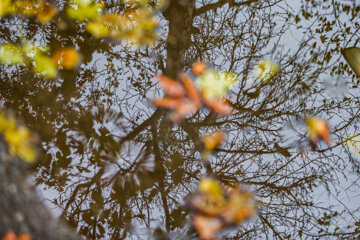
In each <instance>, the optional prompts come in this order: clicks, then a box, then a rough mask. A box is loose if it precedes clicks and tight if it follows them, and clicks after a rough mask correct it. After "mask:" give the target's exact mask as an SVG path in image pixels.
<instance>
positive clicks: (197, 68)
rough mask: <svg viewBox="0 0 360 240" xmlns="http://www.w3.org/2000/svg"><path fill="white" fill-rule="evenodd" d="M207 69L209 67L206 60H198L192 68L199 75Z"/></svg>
mask: <svg viewBox="0 0 360 240" xmlns="http://www.w3.org/2000/svg"><path fill="white" fill-rule="evenodd" d="M206 69H207V65H206V63H204V62H196V63H194V64H193V66H192V68H191V71H192V72H193V73H194V74H195V75H197V76H199V75H202V74H204V72H205V71H206Z"/></svg>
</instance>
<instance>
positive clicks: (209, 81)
mask: <svg viewBox="0 0 360 240" xmlns="http://www.w3.org/2000/svg"><path fill="white" fill-rule="evenodd" d="M236 80H237V78H236V75H235V74H233V73H231V72H224V71H220V72H217V71H215V70H207V71H205V72H204V73H203V74H202V75H201V76H200V77H199V87H200V90H201V92H202V94H203V96H204V98H205V99H206V100H212V99H217V98H224V97H226V95H227V93H228V91H229V88H230V87H231V86H233V85H234V84H235V82H236Z"/></svg>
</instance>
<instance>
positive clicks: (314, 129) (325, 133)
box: [306, 117, 331, 147]
mask: <svg viewBox="0 0 360 240" xmlns="http://www.w3.org/2000/svg"><path fill="white" fill-rule="evenodd" d="M306 125H307V128H308V131H309V135H310V140H311V141H312V142H313V143H315V144H316V143H317V142H319V141H320V140H323V141H324V142H325V143H326V144H327V145H328V146H329V147H330V145H331V136H330V127H329V124H328V123H327V122H326V121H325V120H323V119H321V118H315V117H310V118H308V119H307V120H306Z"/></svg>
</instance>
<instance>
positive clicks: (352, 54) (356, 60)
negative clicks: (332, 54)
mask: <svg viewBox="0 0 360 240" xmlns="http://www.w3.org/2000/svg"><path fill="white" fill-rule="evenodd" d="M341 54H342V55H343V56H344V58H345V60H346V62H347V63H348V64H349V65H350V67H351V68H352V69H353V70H354V72H355V74H356V76H358V77H360V48H357V47H350V48H345V49H343V50H341Z"/></svg>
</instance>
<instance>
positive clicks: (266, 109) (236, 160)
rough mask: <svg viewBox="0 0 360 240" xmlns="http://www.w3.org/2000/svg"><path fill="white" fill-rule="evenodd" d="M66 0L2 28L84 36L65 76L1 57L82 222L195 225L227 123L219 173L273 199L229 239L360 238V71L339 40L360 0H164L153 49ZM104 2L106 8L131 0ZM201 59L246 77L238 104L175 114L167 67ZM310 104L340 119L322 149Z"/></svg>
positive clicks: (19, 106)
mask: <svg viewBox="0 0 360 240" xmlns="http://www.w3.org/2000/svg"><path fill="white" fill-rule="evenodd" d="M53 2H54V4H55V5H56V6H57V7H58V8H59V10H60V11H59V12H60V13H59V14H58V15H57V16H56V17H55V18H54V19H53V20H52V21H51V22H50V23H48V24H45V25H39V24H37V23H36V22H35V21H34V19H31V18H16V17H3V18H1V19H0V29H1V30H0V42H1V43H4V42H9V41H12V42H19V39H20V38H21V37H25V38H26V39H28V40H30V41H33V42H37V43H39V44H48V45H49V46H50V51H56V50H57V49H59V48H61V47H64V46H75V47H76V48H77V49H78V50H79V51H80V53H81V55H82V64H81V65H80V66H79V67H78V68H76V69H74V70H73V71H66V70H61V71H60V72H59V77H58V78H55V79H46V78H43V77H40V76H38V75H34V74H33V72H32V70H31V69H29V68H28V67H21V66H20V67H7V66H4V65H1V66H0V76H1V77H0V99H1V103H2V104H3V106H4V107H6V108H7V109H11V110H13V111H14V112H16V114H17V116H18V117H19V119H22V120H23V122H24V124H25V125H27V126H28V127H29V128H31V129H32V130H33V131H34V132H36V134H37V135H38V138H39V149H40V150H39V155H40V159H39V162H38V163H37V164H36V165H35V166H34V167H33V173H34V179H35V181H36V183H37V184H38V185H39V186H40V187H39V189H45V190H44V191H43V192H42V194H43V196H44V197H45V198H47V199H49V200H50V202H51V204H50V206H51V207H54V206H56V208H55V209H54V213H55V214H57V215H61V217H62V218H63V219H65V220H66V221H67V222H68V223H69V224H70V225H71V226H72V227H74V229H76V230H77V231H78V232H79V233H80V234H81V235H83V236H85V237H86V238H88V239H149V238H150V239H151V238H154V239H167V238H169V239H193V238H194V239H196V234H195V231H194V229H193V228H192V227H191V224H190V221H189V219H190V213H189V211H188V210H187V209H186V208H184V207H183V205H184V198H185V197H186V196H187V195H189V194H191V193H192V192H194V191H196V186H197V183H198V181H199V179H201V177H203V176H205V175H206V174H207V169H206V168H205V167H204V165H203V163H202V162H201V156H200V151H201V145H200V144H199V138H200V136H202V135H204V134H206V133H208V132H210V131H212V130H217V129H222V130H224V131H225V132H226V133H227V138H226V141H225V143H224V144H223V145H222V146H221V147H220V148H219V149H218V150H217V151H216V153H215V154H214V155H213V156H212V157H211V159H210V162H211V167H212V169H213V171H214V174H215V175H216V176H217V177H218V179H220V181H221V182H223V183H242V184H244V185H246V186H247V188H248V189H250V190H252V191H254V192H255V195H256V199H257V201H258V214H257V216H256V217H255V218H254V219H252V220H251V221H249V222H246V223H245V224H244V225H242V226H241V227H238V228H234V229H232V230H229V231H226V232H224V233H223V235H222V236H223V237H224V238H226V239H230V238H231V239H358V238H360V219H359V218H360V217H359V216H360V215H359V213H360V211H359V210H360V209H359V208H360V204H359V203H360V198H359V193H360V190H359V181H358V179H359V177H360V175H359V173H360V172H359V166H360V163H359V161H358V158H357V156H356V154H355V156H354V155H351V154H350V152H349V151H348V150H347V149H346V148H345V147H344V146H343V142H344V141H346V139H347V138H348V137H351V136H354V135H356V134H358V133H359V123H360V116H359V106H360V105H359V103H360V98H359V96H360V92H359V90H358V83H359V80H358V78H356V76H355V74H354V73H353V72H352V70H351V69H350V67H349V66H348V65H347V63H346V62H345V60H344V58H343V57H342V56H341V54H340V50H341V49H342V48H345V47H350V46H354V45H356V44H357V42H358V39H359V37H360V36H359V31H358V30H359V18H358V16H359V10H360V5H359V4H360V3H359V2H358V1H340V0H333V1H329V0H328V1H307V0H304V1H301V2H300V1H299V2H297V1H281V0H280V1H274V0H269V1H256V0H250V1H220V0H219V1H207V0H203V1H196V3H195V2H194V1H191V0H178V1H176V0H173V1H171V3H170V4H169V5H168V7H167V8H164V9H162V11H163V13H161V12H159V13H158V19H159V20H160V24H159V27H158V28H157V30H156V31H157V32H158V36H159V37H158V41H157V42H156V44H155V45H153V46H150V47H141V48H140V49H137V48H134V47H130V48H129V47H128V46H127V45H126V42H121V41H114V40H109V39H96V38H94V37H92V36H91V35H90V34H89V33H88V32H87V31H86V30H85V28H84V24H82V23H79V22H75V21H72V20H70V19H68V18H67V17H66V15H65V13H64V12H63V8H64V4H66V3H64V2H63V1H57V0H54V1H53ZM103 2H104V4H106V10H105V11H106V12H117V13H122V12H123V11H125V10H126V6H127V5H124V4H123V3H121V2H120V1H110V0H109V1H103ZM227 2H229V3H231V4H227ZM263 58H269V59H272V60H273V61H274V62H277V63H279V66H280V68H281V71H280V73H279V74H278V75H277V76H276V78H274V79H273V80H272V81H270V82H268V83H267V84H260V83H258V82H256V81H255V80H254V77H253V76H252V68H253V66H254V65H255V64H256V63H257V62H258V61H259V60H261V59H263ZM199 60H202V61H205V62H207V63H208V64H209V65H210V66H211V67H212V68H214V69H217V70H227V71H232V72H234V73H235V74H237V75H238V81H237V84H236V86H235V87H234V88H233V89H232V90H231V93H230V101H231V103H232V105H233V108H234V109H235V111H234V115H232V116H228V117H218V116H216V115H215V114H214V113H211V112H210V111H207V110H202V111H200V112H197V113H195V114H192V115H191V116H188V117H187V118H186V119H185V120H183V121H182V122H181V123H180V124H179V125H174V124H171V123H170V121H169V112H167V111H165V110H163V109H157V108H155V107H153V106H151V105H150V104H149V101H148V100H149V99H151V98H153V97H154V96H159V95H160V91H159V90H160V89H159V87H158V85H157V84H156V79H155V78H154V76H155V75H158V74H167V75H168V76H171V77H176V76H177V74H178V73H179V72H181V71H188V70H189V68H190V67H191V65H192V64H193V63H194V62H197V61H199ZM307 116H317V117H322V118H323V119H326V120H327V121H328V122H329V124H330V125H331V130H332V135H331V136H332V139H333V143H332V145H331V147H330V148H329V147H327V146H326V145H325V144H323V143H320V144H319V147H318V148H317V149H315V150H312V151H310V150H311V148H310V146H309V144H308V137H307V133H306V129H305V127H304V124H303V120H302V119H304V118H305V117H307ZM304 150H309V152H308V154H307V156H304Z"/></svg>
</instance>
